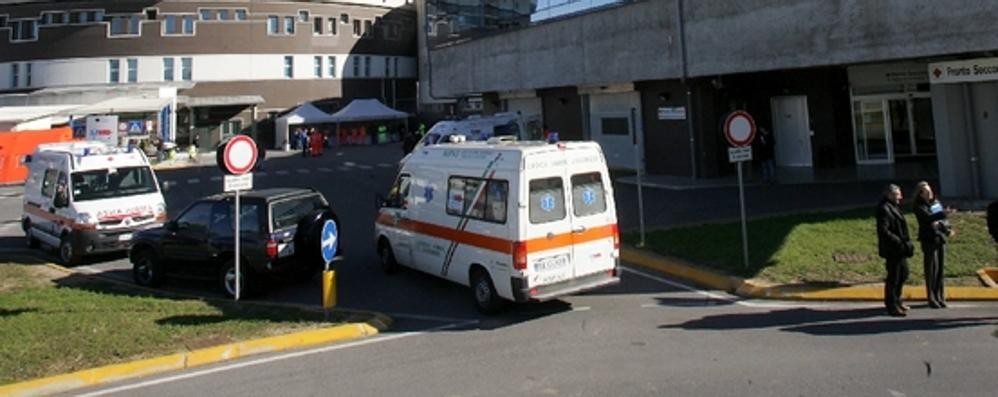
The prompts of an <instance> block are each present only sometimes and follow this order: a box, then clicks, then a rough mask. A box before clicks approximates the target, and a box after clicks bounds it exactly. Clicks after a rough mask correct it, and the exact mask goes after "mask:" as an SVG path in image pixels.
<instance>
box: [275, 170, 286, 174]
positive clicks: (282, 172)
mask: <svg viewBox="0 0 998 397" xmlns="http://www.w3.org/2000/svg"><path fill="white" fill-rule="evenodd" d="M287 174H288V172H287V171H285V170H280V171H277V175H287Z"/></svg>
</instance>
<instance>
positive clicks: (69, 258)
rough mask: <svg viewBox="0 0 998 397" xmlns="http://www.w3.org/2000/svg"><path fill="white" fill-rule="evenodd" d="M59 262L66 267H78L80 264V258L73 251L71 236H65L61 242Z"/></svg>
mask: <svg viewBox="0 0 998 397" xmlns="http://www.w3.org/2000/svg"><path fill="white" fill-rule="evenodd" d="M59 260H60V261H62V264H63V265H65V266H76V265H77V264H79V263H80V256H79V255H78V254H77V253H76V251H75V250H74V249H73V242H72V241H71V238H70V236H69V234H64V235H63V236H62V239H61V240H60V241H59Z"/></svg>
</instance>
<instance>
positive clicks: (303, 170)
mask: <svg viewBox="0 0 998 397" xmlns="http://www.w3.org/2000/svg"><path fill="white" fill-rule="evenodd" d="M295 172H297V173H299V174H307V173H309V172H312V171H311V170H309V169H307V168H299V169H297V170H295Z"/></svg>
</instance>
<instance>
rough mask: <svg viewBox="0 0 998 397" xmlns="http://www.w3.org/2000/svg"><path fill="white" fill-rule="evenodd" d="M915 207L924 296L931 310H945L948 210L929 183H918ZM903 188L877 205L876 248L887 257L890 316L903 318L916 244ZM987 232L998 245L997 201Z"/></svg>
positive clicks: (891, 191)
mask: <svg viewBox="0 0 998 397" xmlns="http://www.w3.org/2000/svg"><path fill="white" fill-rule="evenodd" d="M914 195H915V197H914V205H913V207H912V210H913V212H914V213H915V218H916V219H917V220H918V235H917V239H918V242H919V243H920V246H921V249H922V256H923V263H922V264H923V268H924V272H925V296H926V299H927V300H928V302H929V307H931V308H933V309H943V308H946V294H945V292H944V287H943V268H944V266H945V258H946V240H947V239H948V238H950V237H952V236H953V234H954V230H953V227H952V226H951V225H950V223H949V220H947V219H946V210H945V208H943V205H942V203H940V202H939V200H938V198H937V197H936V195H935V193H934V192H933V191H932V187H931V186H930V185H929V183H928V182H925V181H922V182H919V183H918V185H917V187H916V189H915V193H914ZM902 198H903V194H902V193H901V188H900V187H898V186H897V185H894V184H891V185H889V186H888V187H887V189H886V190H885V191H884V197H883V199H882V200H881V201H880V203H879V204H878V205H877V208H876V218H877V249H878V253H879V254H880V257H882V258H884V260H885V264H884V266H885V267H886V268H887V278H886V280H885V283H884V306H885V307H886V309H887V314H889V315H891V316H895V317H904V316H906V315H907V313H908V310H909V309H911V308H910V307H909V306H908V305H905V304H904V302H903V301H902V299H901V290H902V288H903V287H904V283H905V281H906V280H907V279H908V258H911V257H912V256H914V255H915V245H914V243H912V240H911V237H910V236H909V234H908V224H907V222H906V221H905V218H904V211H902V209H901V200H902ZM987 216H988V229H989V231H990V233H991V235H992V237H993V238H994V239H995V242H996V243H998V201H996V202H994V203H992V204H991V205H990V206H989V207H988V214H987Z"/></svg>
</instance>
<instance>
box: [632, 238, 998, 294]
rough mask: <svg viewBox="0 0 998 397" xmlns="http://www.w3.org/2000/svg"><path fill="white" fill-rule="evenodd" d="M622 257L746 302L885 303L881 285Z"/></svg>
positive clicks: (644, 255)
mask: <svg viewBox="0 0 998 397" xmlns="http://www.w3.org/2000/svg"><path fill="white" fill-rule="evenodd" d="M620 256H621V259H622V260H624V261H625V262H628V263H630V264H633V265H637V266H640V267H643V268H646V269H650V270H654V271H658V272H661V273H665V274H668V275H670V276H674V277H678V278H681V279H684V280H688V281H691V282H693V283H695V284H697V285H700V286H703V287H707V288H711V289H715V290H720V291H725V292H728V293H730V294H734V295H738V296H741V297H744V298H752V299H779V300H801V301H876V302H880V301H883V299H884V285H883V284H880V283H876V284H861V285H829V284H770V283H766V282H763V281H760V280H754V279H742V278H738V277H734V276H728V275H725V274H721V273H719V272H715V271H713V270H709V269H707V268H705V267H702V266H697V265H695V264H692V263H689V262H686V261H683V260H680V259H677V258H671V257H666V256H662V255H658V254H655V253H652V252H649V251H645V250H640V249H637V248H631V247H623V248H621V249H620ZM902 297H903V298H904V299H907V300H925V287H923V286H905V287H904V291H903V292H902ZM946 299H948V300H955V301H956V300H965V301H992V300H994V301H998V288H988V287H946Z"/></svg>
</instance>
